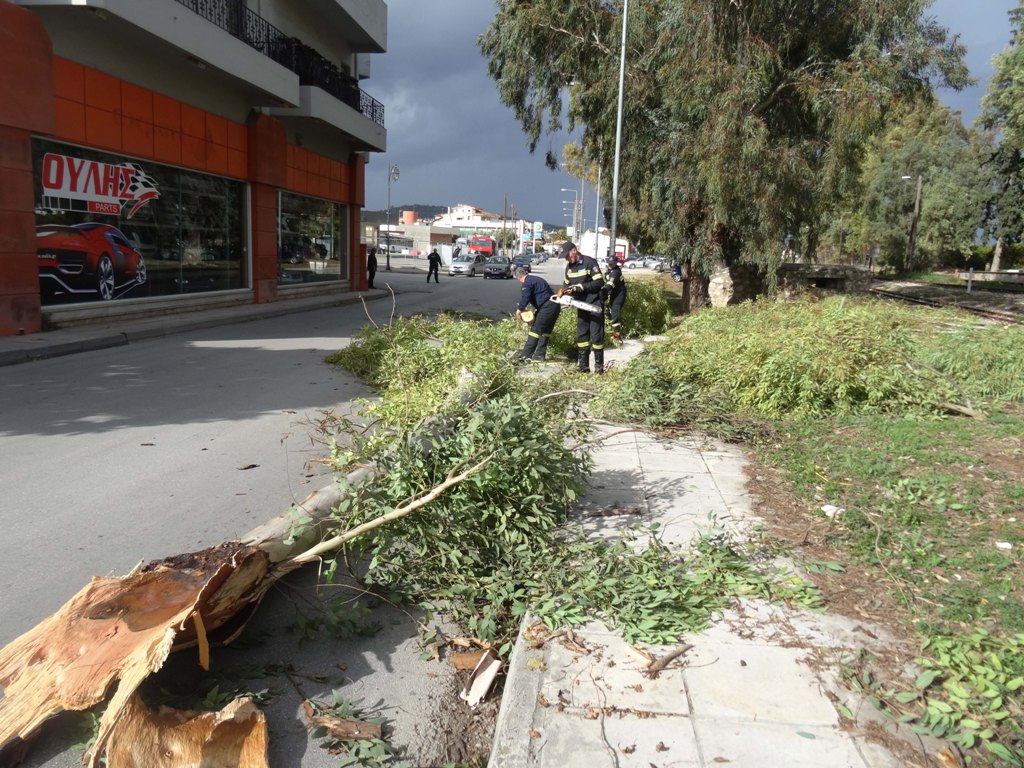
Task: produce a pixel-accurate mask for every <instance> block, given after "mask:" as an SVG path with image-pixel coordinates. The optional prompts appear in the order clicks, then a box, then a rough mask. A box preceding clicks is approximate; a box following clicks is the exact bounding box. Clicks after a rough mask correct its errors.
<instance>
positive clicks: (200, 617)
mask: <svg viewBox="0 0 1024 768" xmlns="http://www.w3.org/2000/svg"><path fill="white" fill-rule="evenodd" d="M268 571H269V559H268V558H267V555H266V554H265V553H263V552H262V551H260V550H258V549H254V548H252V547H246V546H242V545H238V544H234V545H222V546H220V547H214V548H211V549H208V550H203V551H202V552H197V553H194V554H191V555H179V556H177V557H173V558H169V559H167V560H162V561H159V562H156V563H151V564H150V565H148V566H146V567H144V568H138V569H136V570H135V571H133V572H132V573H130V574H128V575H127V576H123V577H121V578H94V579H93V580H92V582H90V583H89V584H88V585H87V586H86V587H85V588H84V589H82V590H81V591H80V592H79V593H78V594H77V595H75V596H74V597H73V598H72V599H71V600H70V601H69V602H68V603H66V604H65V605H64V607H63V608H61V609H60V610H59V611H58V612H57V613H55V614H53V615H52V616H50V617H49V618H48V619H46V620H45V621H43V622H42V623H41V624H39V625H37V626H36V627H35V628H34V629H32V630H31V631H29V632H27V633H25V634H24V635H22V636H21V637H20V638H18V639H17V640H15V641H14V642H13V643H11V644H10V645H8V646H7V647H6V648H4V649H3V650H2V651H0V685H3V686H4V697H3V699H0V747H6V746H7V744H8V743H9V742H12V741H14V740H15V739H27V738H28V737H29V736H30V735H31V734H32V733H33V732H34V731H35V730H36V729H37V728H38V727H39V726H40V725H41V724H42V723H43V721H44V720H46V719H47V718H48V717H50V716H51V715H53V714H55V713H57V712H60V711H63V710H84V709H89V708H90V707H92V706H95V705H96V704H98V703H100V702H101V701H103V700H104V699H105V698H106V697H107V694H108V693H109V691H110V688H111V685H112V684H113V683H114V682H115V681H118V686H117V691H116V693H115V694H114V696H113V699H112V700H111V702H110V705H109V706H108V707H107V709H106V712H105V713H104V715H103V718H102V720H101V721H100V733H99V737H98V738H97V741H96V745H95V746H94V748H93V750H92V752H91V755H90V757H89V761H90V765H98V764H99V756H100V755H101V754H102V753H103V750H104V748H105V747H106V741H107V738H108V736H109V733H110V730H111V729H112V728H113V727H114V726H115V725H116V724H117V721H118V719H119V718H120V717H121V712H122V710H123V708H124V707H125V706H126V704H127V702H128V701H129V699H130V698H131V696H132V694H134V692H135V690H136V688H138V686H139V684H140V683H141V682H142V681H143V680H145V679H146V677H148V676H149V675H150V674H151V673H153V672H155V671H156V670H158V669H160V667H161V666H162V665H163V663H164V660H165V659H166V658H167V656H168V654H170V652H171V649H172V648H173V647H174V646H175V645H178V646H188V645H194V644H196V643H199V644H200V646H201V647H205V646H206V643H207V638H206V633H208V632H212V631H215V630H218V629H221V628H222V627H225V626H226V624H227V623H228V622H229V620H232V619H234V618H236V617H237V616H238V615H239V614H240V613H243V612H244V609H245V608H246V607H248V606H252V605H254V604H255V603H257V602H258V601H259V600H260V598H262V596H263V594H264V593H265V591H266V589H267V587H268V586H269V584H270V583H272V579H268ZM240 629H241V626H238V627H236V628H231V629H230V630H229V632H230V634H231V635H235V634H237V632H238V631H240Z"/></svg>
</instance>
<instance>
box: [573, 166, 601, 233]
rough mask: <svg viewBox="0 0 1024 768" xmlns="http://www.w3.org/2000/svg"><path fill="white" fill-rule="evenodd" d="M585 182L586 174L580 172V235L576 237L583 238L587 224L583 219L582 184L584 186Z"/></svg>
mask: <svg viewBox="0 0 1024 768" xmlns="http://www.w3.org/2000/svg"><path fill="white" fill-rule="evenodd" d="M585 180H586V174H585V173H583V172H582V171H581V172H580V233H579V234H578V235H577V237H583V230H585V229H586V228H587V222H586V220H585V219H584V218H583V184H584V181H585ZM594 226H595V228H596V226H597V225H596V223H595V225H594Z"/></svg>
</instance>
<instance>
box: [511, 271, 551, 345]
mask: <svg viewBox="0 0 1024 768" xmlns="http://www.w3.org/2000/svg"><path fill="white" fill-rule="evenodd" d="M512 276H513V277H514V278H515V279H516V280H518V281H519V282H520V283H521V284H522V286H523V290H522V293H521V294H520V295H519V306H518V307H517V308H516V320H522V319H523V312H525V311H526V308H527V307H530V306H532V307H534V309H535V311H534V313H533V322H532V323H531V324H530V330H529V332H528V333H527V334H526V344H525V345H524V346H523V351H522V352H520V353H519V357H520V358H522V359H523V360H529V359H531V358H532V359H534V360H543V359H544V358H545V357H546V356H547V351H548V338H549V337H550V336H551V331H553V330H554V328H555V323H557V322H558V314H559V312H561V310H562V308H561V307H560V306H559V305H558V304H555V302H553V301H551V297H552V296H553V295H554V291H552V290H551V286H550V285H548V281H547V280H545V279H544V278H543V277H539V276H537V275H531V274H530V270H528V269H526V268H525V267H516V268H515V269H514V270H512Z"/></svg>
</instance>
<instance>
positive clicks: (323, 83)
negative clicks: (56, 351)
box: [0, 0, 387, 335]
mask: <svg viewBox="0 0 1024 768" xmlns="http://www.w3.org/2000/svg"><path fill="white" fill-rule="evenodd" d="M386 29H387V6H386V5H385V3H384V2H383V0H301V1H300V0H145V2H141V1H140V0H18V1H17V2H11V0H0V40H2V41H3V45H0V89H2V92H3V93H4V95H5V96H4V98H3V99H2V100H0V178H2V182H0V334H4V335H9V334H19V333H33V332H36V331H39V330H41V329H42V328H43V327H44V326H45V325H60V324H63V323H65V322H67V321H68V319H80V320H81V321H87V320H93V319H97V318H104V319H107V318H115V319H116V318H117V317H124V318H130V317H131V316H134V315H138V314H142V313H145V314H155V313H165V312H187V311H190V310H194V309H195V308H206V307H210V306H230V305H235V304H244V303H253V302H256V303H264V302H273V301H280V300H285V299H287V298H289V297H292V296H299V295H308V294H309V293H323V292H331V291H338V292H341V291H345V290H362V289H365V287H366V284H365V269H364V265H365V254H364V248H363V246H362V244H361V242H360V241H361V231H360V211H361V209H362V207H363V204H364V166H365V163H366V161H367V158H368V156H369V153H371V152H383V151H384V150H385V148H386V140H387V135H386V130H385V126H384V108H383V106H382V105H381V104H380V103H379V102H377V101H375V100H374V99H373V98H372V97H371V96H369V95H368V94H367V93H366V92H365V91H363V90H362V88H361V86H360V81H361V80H362V79H364V78H365V77H366V76H367V75H368V74H369V58H368V57H369V55H370V54H373V53H381V52H383V51H384V50H385V48H386V43H387V40H386Z"/></svg>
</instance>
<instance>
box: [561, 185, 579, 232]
mask: <svg viewBox="0 0 1024 768" xmlns="http://www.w3.org/2000/svg"><path fill="white" fill-rule="evenodd" d="M562 191H563V192H572V194H573V198H572V236H573V239H574V240H579V239H580V233H579V228H578V227H577V226H576V212H577V211H578V210H579V205H580V197H579V192H577V191H576V190H575V189H567V188H566V187H562ZM562 203H563V204H564V205H568V204H569V201H568V200H563V201H562Z"/></svg>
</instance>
